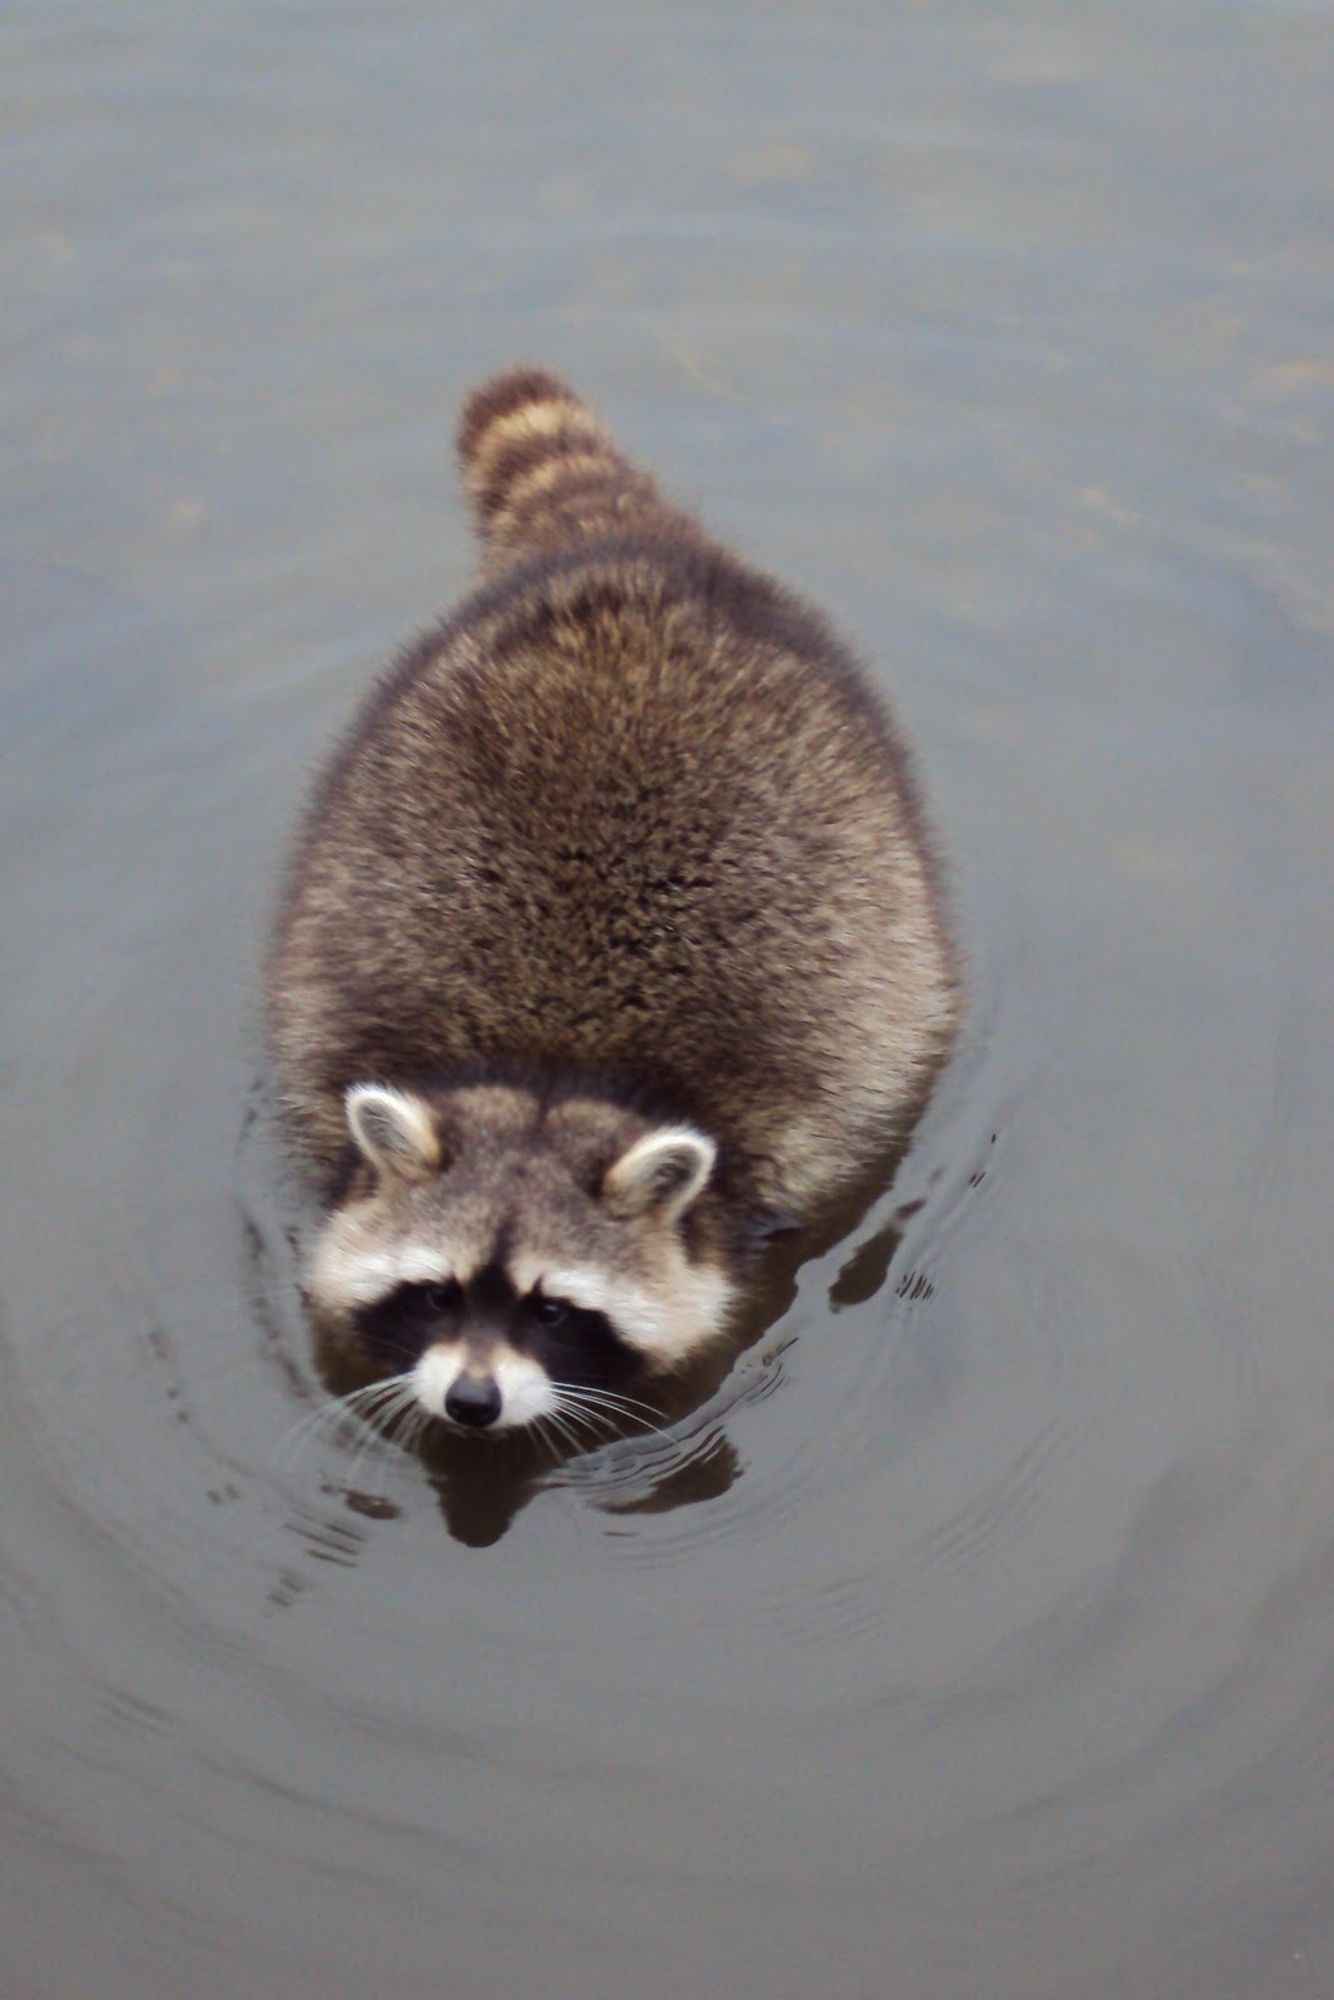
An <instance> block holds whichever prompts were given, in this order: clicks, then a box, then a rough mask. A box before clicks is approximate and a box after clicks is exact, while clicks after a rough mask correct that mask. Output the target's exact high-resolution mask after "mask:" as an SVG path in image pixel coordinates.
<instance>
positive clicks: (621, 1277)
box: [308, 1084, 732, 1431]
mask: <svg viewBox="0 0 1334 2000" xmlns="http://www.w3.org/2000/svg"><path fill="white" fill-rule="evenodd" d="M346 1111H347V1121H348V1129H349V1131H350V1133H351V1136H352V1141H353V1145H354V1147H355V1151H356V1162H357V1171H356V1173H355V1174H354V1176H353V1179H352V1183H351V1191H350V1195H349V1198H348V1199H347V1200H346V1201H345V1202H344V1203H343V1204H342V1206H340V1207H339V1208H338V1209H336V1210H335V1211H334V1213H333V1214H332V1215H331V1216H330V1217H329V1218H328V1220H327V1221H326V1223H325V1224H324V1226H323V1228H322V1230H321V1231H320V1234H319V1236H318V1238H317V1240H316V1243H315V1245H314V1250H313V1255H312V1258H311V1261H310V1266H309V1272H308V1290H309V1293H310V1297H311V1300H312V1303H313V1304H314V1306H315V1309H316V1311H317V1313H318V1314H319V1316H320V1318H321V1320H322V1322H323V1323H324V1325H325V1328H326V1330H328V1331H330V1332H332V1333H333V1334H334V1336H335V1338H336V1339H337V1341H338V1343H339V1344H340V1345H341V1346H343V1347H344V1348H345V1349H347V1350H349V1351H351V1352H352V1353H354V1354H355V1355H357V1357H358V1358H359V1359H360V1360H361V1361H362V1362H364V1363H365V1364H366V1365H367V1366H368V1367H369V1368H370V1369H371V1370H373V1371H374V1372H376V1373H380V1374H385V1375H395V1376H397V1377H399V1378H400V1379H401V1380H402V1381H403V1383H404V1385H405V1387H407V1388H409V1389H410V1390H411V1392H412V1394H413V1395H414V1396H415V1398H416V1400H417V1402H418V1403H419V1404H420V1405H421V1407H422V1408H423V1409H424V1410H426V1411H427V1412H429V1414H430V1415H432V1416H434V1417H440V1418H443V1419H444V1420H445V1421H446V1422H448V1423H450V1424H454V1425H458V1426H461V1427H463V1428H465V1429H469V1430H491V1431H503V1430H511V1429H515V1428H517V1427H519V1426H522V1425H526V1424H535V1425H537V1426H538V1427H539V1428H540V1427H541V1425H542V1422H543V1420H544V1419H545V1418H547V1417H551V1418H552V1419H554V1420H556V1422H557V1423H559V1421H560V1420H561V1418H562V1414H564V1416H565V1417H567V1418H570V1419H574V1418H576V1417H577V1415H578V1413H579V1412H583V1413H584V1415H585V1416H587V1417H589V1418H590V1419H592V1418H594V1417H598V1416H601V1417H610V1416H611V1414H612V1413H614V1412H615V1411H616V1410H618V1409H619V1410H628V1409H631V1408H633V1406H634V1402H635V1400H636V1394H635V1385H636V1383H637V1382H639V1381H641V1380H642V1379H643V1378H644V1377H646V1376H652V1375H654V1374H661V1373H663V1372H666V1371H671V1370H675V1369H679V1368H681V1367H682V1366H684V1365H685V1363H687V1362H688V1361H689V1360H690V1359H691V1358H692V1357H693V1356H695V1355H696V1354H697V1353H698V1352H699V1351H700V1350H701V1348H702V1347H704V1346H705V1345H706V1344H707V1343H709V1342H710V1341H712V1340H713V1339H714V1338H715V1337H716V1336H717V1335H718V1334H720V1333H721V1332H722V1330H723V1326H724V1321H725V1319H726V1315H727V1310H728V1305H729V1302H730V1299H731V1296H732V1284H731V1281H730V1278H729V1275H728V1271H727V1265H726V1258H725V1256H724V1254H723V1251H722V1249H721V1241H722V1239H721V1236H720V1234H719V1233H718V1231H717V1230H716V1229H713V1230H711V1229H710V1226H709V1218H708V1209H709V1204H708V1202H707V1201H705V1202H701V1201H700V1197H701V1196H702V1195H703V1194H704V1193H705V1190H706V1188H707V1186H708V1183H709V1180H710V1176H711V1175H712V1173H713V1170H714V1164H715V1148H714V1144H713V1142H712V1140H710V1139H708V1138H706V1137H705V1136H704V1134H703V1133H701V1132H698V1131H696V1130H695V1129H694V1128H693V1127H692V1126H689V1125H684V1124H657V1123H654V1122H653V1121H652V1120H651V1119H648V1118H646V1117H645V1116H643V1115H642V1114H640V1113H638V1112H636V1111H631V1110H627V1109H625V1108H624V1107H622V1106H620V1105H617V1104H614V1103H608V1102H603V1101H601V1100H600V1099H595V1098H591V1097H578V1096H569V1097H557V1098H555V1099H551V1098H544V1097H542V1096H541V1095H539V1094H538V1093H537V1092H535V1091H531V1090H527V1089H523V1088H519V1087H516V1086H512V1085H509V1084H474V1085H468V1086H465V1087H460V1088H457V1089H449V1090H443V1091H437V1090H405V1089H399V1088H389V1087H388V1086H385V1085H380V1084H357V1085H355V1086H354V1087H353V1088H352V1089H351V1090H349V1091H348V1093H347V1097H346Z"/></svg>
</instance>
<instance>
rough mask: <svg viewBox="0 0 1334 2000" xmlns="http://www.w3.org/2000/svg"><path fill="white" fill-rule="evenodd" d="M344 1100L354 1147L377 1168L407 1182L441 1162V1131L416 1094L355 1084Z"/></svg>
mask: <svg viewBox="0 0 1334 2000" xmlns="http://www.w3.org/2000/svg"><path fill="white" fill-rule="evenodd" d="M345 1104H346V1109H347V1125H348V1130H349V1131H350V1132H351V1134H352V1137H353V1139H354V1140H355V1141H356V1146H357V1151H358V1152H359V1153H360V1154H361V1155H362V1157H363V1158H364V1159H367V1160H369V1161H370V1164H371V1165H372V1166H373V1167H374V1168H375V1169H376V1170H377V1172H379V1173H382V1174H388V1175H390V1176H391V1177H392V1178H393V1179H395V1180H400V1181H412V1180H421V1179H422V1178H423V1177H424V1176H425V1175H426V1174H430V1173H434V1171H435V1169H436V1168H437V1167H438V1166H439V1165H440V1135H439V1133H438V1132H437V1131H436V1129H435V1120H434V1119H433V1118H432V1116H431V1113H430V1109H429V1107H428V1106H427V1105H426V1104H424V1103H423V1102H422V1100H421V1098H420V1097H414V1096H412V1094H411V1092H409V1091H406V1090H391V1089H390V1088H389V1086H388V1085H387V1084H383V1083H354V1084H353V1086H352V1088H351V1089H350V1090H349V1091H348V1093H347V1097H346V1100H345Z"/></svg>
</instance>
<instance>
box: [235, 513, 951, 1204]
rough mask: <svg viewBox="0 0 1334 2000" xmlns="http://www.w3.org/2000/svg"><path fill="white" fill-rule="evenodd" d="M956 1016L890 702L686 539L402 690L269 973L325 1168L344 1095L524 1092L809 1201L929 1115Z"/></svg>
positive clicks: (352, 774) (331, 791)
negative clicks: (896, 1122) (452, 1087)
mask: <svg viewBox="0 0 1334 2000" xmlns="http://www.w3.org/2000/svg"><path fill="white" fill-rule="evenodd" d="M951 990H952V989H951V972H950V967H949V961H948V946H947V944H946V942H945V936H944V931H943V927H942V925H941V922H940V917H939V907H938V898H937V895H936V892H935V885H934V881H933V878H932V871H931V865H930V860H929V855H928V852H927V849H926V844H925V840H924V837H923V834H922V829H921V825H920V817H919V813H918V808H917V804H916V799H915V794H914V792H913V788H912V784H911V780H910V778H909V775H908V773H907V770H906V766H905V761H904V758H903V753H902V751H901V749H900V747H899V746H898V744H897V743H896V741H895V739H894V737H893V735H892V733H891V730H890V728H889V725H888V723H887V721H886V719H885V717H884V715H883V713H882V712H881V710H880V708H879V706H878V705H877V703H876V702H875V701H874V699H873V698H872V697H871V696H870V694H869V693H868V691H867V689H866V687H865V685H864V683H863V682H862V680H861V678H860V676H859V675H858V673H857V671H856V669H855V668H854V667H853V666H852V664H851V663H850V662H849V660H848V659H847V657H846V656H845V655H844V654H843V652H842V651H841V649H840V648H839V647H838V645H837V644H836V642H835V641H834V640H833V639H832V638H831V637H830V635H829V634H828V632H827V631H826V630H825V628H824V627H823V626H822V624H821V623H820V622H819V621H818V620H817V619H816V618H815V617H814V616H813V615H812V614H810V613H809V612H807V611H806V610H805V608H804V607H802V606H801V605H800V604H798V603H797V602H796V601H795V600H793V599H792V598H790V597H789V596H788V595H787V594H786V593H784V592H782V591H780V590H779V589H778V588H777V587H776V586H774V585H772V584H770V583H769V582H768V581H767V580H765V579H763V578H760V577H758V576H756V575H754V574H753V573H752V572H749V571H747V570H746V569H744V568H743V566H741V565H740V564H738V563H736V562H735V561H734V560H733V559H732V558H731V557H730V556H728V555H726V554H725V553H724V552H722V551H720V550H716V549H713V548H711V547H710V546H709V545H708V544H707V543H705V542H704V541H703V539H702V538H696V537H694V536H693V535H691V534H690V533H688V532H681V533H677V534H671V533H667V534H663V535H660V536H658V537H657V538H654V539H644V538H639V539H635V538H633V537H632V538H628V539H625V540H623V541H621V542H619V543H607V544H604V545H602V546H600V547H594V548H584V549H582V550H580V551H578V552H577V553H575V554H571V555H568V556H566V557H564V558H560V557H555V558H546V559H541V560H538V561H537V562H536V563H534V564H533V565H532V566H531V567H530V568H529V569H528V570H526V571H524V570H517V571H514V572H512V573H510V574H509V575H508V576H506V577H504V578H503V579H502V580H501V582H500V583H499V584H497V585H495V586H493V587H492V588H491V589H490V590H488V591H484V592H483V593H481V594H480V595H479V596H478V597H476V598H475V599H473V600H472V601H471V602H470V603H469V604H467V605H465V606H464V608H463V610H462V611H461V612H460V613H459V615H458V616H457V617H455V618H454V619H453V620H452V621H450V622H449V623H447V624H446V625H445V626H443V627H442V628H440V630H439V631H437V632H436V633H434V634H431V635H428V637H427V638H426V639H424V640H423V641H422V642H421V643H420V644H419V645H418V647H417V648H416V649H415V650H414V651H413V652H412V653H411V654H410V655H408V656H407V657H406V658H405V659H404V660H403V661H402V662H401V663H400V665H399V667H398V669H397V670H396V672H395V673H394V674H393V675H392V676H391V677H390V678H389V680H388V681H387V682H386V683H385V684H384V685H383V686H382V687H381V688H380V689H379V690H378V691H377V692H376V694H375V695H374V696H373V697H372V699H371V701H370V702H369V703H368V704H367V706H366V708H365V710H364V711H363V713H362V715H361V716H360V717H359V718H358V720H357V721H356V723H355V724H354V727H353V729H352V731H351V733H350V735H349V738H348V740H347V742H346V743H345V745H344V747H343V749H342V751H341V753H340V754H339V756H338V757H337V758H336V760H335V762H334V764H333V766H332V768H331V769H330V771H329V773H328V774H327V776H326V779H325V781H324V783H323V785H322V787H321V789H320V791H319V793H318V795H317V797H316V800H315V802H314V805H313V808H312V811H311V813H310V816H309V819H308V822H307V825H306V828H305V832H304V836H303V838H302V841H301V844H300V847H299V851H298V854H297V857H296V863H295V867H294V869H293V872H292V877H291V881H290V884H289V890H288V895H287V898H286V902H285V907H284V910H283V914H282V918H281V921H280V925H279V931H278V937H277V942H276V947H275V951H274V956H273V960H272V964H271V977H270V999H271V1020H272V1028H273V1038H274V1044H275V1048H276V1051H277V1054H278V1058H279V1061H280V1065H281V1067H282V1070H283V1072H284V1080H285V1084H286V1088H287V1095H288V1099H289V1102H290V1104H291V1107H292V1110H293V1113H294V1116H295V1118H296V1120H297V1123H298V1127H299V1129H300V1131H301V1134H302V1137H303V1140H304V1143H305V1145H306V1147H307V1149H308V1150H309V1151H310V1152H311V1153H312V1154H313V1155H315V1156H316V1157H317V1159H320V1160H321V1161H323V1162H324V1163H325V1164H327V1162H328V1160H329V1159H331V1158H332V1157H333V1155H334V1154H335V1153H336V1152H337V1151H338V1150H339V1148H340V1147H341V1144H342V1137H343V1127H342V1117H341V1096H342V1093H343V1091H344V1090H345V1089H346V1087H347V1086H348V1084H350V1083H352V1082H355V1081H358V1080H362V1079H365V1078H380V1079H387V1080H393V1079H396V1078H409V1077H420V1076H422V1075H425V1074H429V1073H432V1072H447V1071H450V1070H454V1069H458V1068H460V1067H466V1066H474V1065H477V1064H479V1063H480V1064H483V1065H484V1064H487V1063H496V1064H514V1063H520V1064H524V1065H526V1066H529V1067H532V1068H536V1069H538V1070H547V1071H551V1072H553V1073H561V1072H565V1073H568V1072H584V1073H588V1072H591V1073H593V1074H596V1075H600V1076H603V1077H606V1078H607V1079H608V1080H609V1081H610V1082H612V1083H613V1084H615V1085H620V1086H622V1087H624V1088H627V1089H634V1088H648V1089H650V1090H652V1091H654V1092H655V1093H657V1094H658V1095H660V1096H661V1097H663V1098H666V1099H668V1100H669V1101H672V1102H675V1103H676V1104H678V1105H679V1106H680V1108H681V1110H682V1112H683V1113H685V1114H687V1115H690V1116H693V1117H695V1118H696V1119H698V1120H699V1121H700V1122H701V1123H703V1124H704V1125H705V1126H706V1128H707V1129H709V1130H711V1131H713V1132H715V1133H716V1134H717V1135H718V1136H719V1137H720V1139H721V1140H722V1141H723V1142H724V1144H725V1145H730V1146H731V1147H732V1149H733V1151H734V1153H735V1154H736V1156H737V1157H738V1158H740V1159H743V1160H744V1161H745V1162H746V1163H747V1165H748V1167H749V1169H750V1170H751V1171H752V1173H758V1174H759V1177H760V1178H761V1179H764V1178H766V1164H767V1178H768V1179H769V1180H770V1181H771V1182H777V1183H781V1185H782V1187H783V1189H784V1190H786V1191H787V1192H788V1193H789V1194H794V1195H795V1194H796V1192H797V1190H796V1189H795V1188H794V1187H793V1186H792V1183H793V1180H794V1177H795V1178H796V1179H800V1178H801V1171H802V1170H801V1169H799V1168H798V1167H797V1166H796V1165H795V1164H794V1161H795V1157H796V1155H797V1154H798V1153H799V1152H800V1150H801V1148H802V1147H803V1146H804V1147H805V1148H807V1150H808V1151H812V1160H811V1169H812V1172H813V1173H815V1172H816V1167H817V1165H818V1164H819V1163H817V1162H816V1161H815V1159H814V1151H818V1149H819V1148H820V1147H821V1146H823V1147H825V1148H826V1149H827V1148H828V1147H829V1146H830V1145H831V1144H832V1145H835V1146H836V1145H837V1142H838V1133H839V1131H840V1130H841V1129H844V1130H847V1129H851V1128H852V1127H854V1126H855V1125H856V1124H857V1122H858V1120H859V1118H861V1117H871V1116H874V1115H875V1114H876V1113H877V1111H879V1110H883V1109H884V1107H885V1105H886V1104H887V1103H888V1102H890V1101H892V1100H893V1099H894V1098H895V1097H896V1096H897V1097H901V1096H903V1095H904V1094H905V1093H906V1091H907V1089H908V1087H909V1082H910V1079H911V1078H912V1077H913V1076H915V1075H916V1074H917V1073H918V1071H919V1070H920V1069H921V1067H922V1065H923V1064H924V1063H926V1062H927V1061H929V1060H930V1059H931V1056H932V1055H933V1054H934V1052H935V1051H936V1050H937V1049H938V1047H939V1046H940V1042H941V1039H942V1036H943V1033H944V1030H945V1027H946V1025H947V1023H948V1017H949V1013H950V1006H951V1000H950V995H951ZM831 1095H832V1096H837V1097H839V1098H841V1100H842V1107H841V1109H840V1110H838V1111H835V1110H834V1109H833V1108H832V1107H831V1102H830V1100H831ZM840 1120H842V1121H843V1122H842V1126H840ZM785 1135H786V1136H785ZM812 1149H814V1150H812ZM780 1155H781V1156H782V1160H781V1162H780V1159H779V1156H780ZM820 1173H823V1174H824V1177H825V1178H827V1177H828V1175H827V1172H826V1171H825V1167H824V1166H823V1165H820V1166H819V1172H818V1173H816V1178H819V1177H820Z"/></svg>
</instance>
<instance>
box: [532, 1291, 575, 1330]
mask: <svg viewBox="0 0 1334 2000" xmlns="http://www.w3.org/2000/svg"><path fill="white" fill-rule="evenodd" d="M529 1311H530V1312H531V1313H532V1315H533V1318H534V1319H535V1320H536V1321H537V1323H538V1325H539V1326H559V1325H560V1323H561V1321H562V1320H566V1319H568V1318H569V1317H570V1308H569V1307H568V1306H567V1305H566V1303H565V1301H564V1299H544V1298H541V1297H538V1298H534V1299H531V1300H530V1301H529Z"/></svg>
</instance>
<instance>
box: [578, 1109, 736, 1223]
mask: <svg viewBox="0 0 1334 2000" xmlns="http://www.w3.org/2000/svg"><path fill="white" fill-rule="evenodd" d="M717 1153H718V1149H717V1147H716V1146H715V1145H714V1143H713V1141H712V1139H706V1138H705V1137H704V1134H703V1133H702V1132H696V1131H694V1130H693V1129H692V1128H691V1127H690V1126H689V1125H672V1126H669V1127H668V1128H667V1130H666V1131H664V1132H650V1133H649V1135H648V1137H647V1138H645V1139H637V1140H636V1141H635V1143H634V1145H633V1146H631V1148H630V1150H629V1152H628V1153H622V1155H621V1157H620V1159H619V1160H617V1161H616V1163H615V1165H614V1166H611V1167H609V1168H608V1169H607V1174H606V1178H605V1180H604V1181H603V1183H602V1198H603V1200H604V1201H605V1202H606V1204H607V1206H608V1208H609V1209H610V1210H611V1212H612V1214H613V1215H619V1216H624V1217H627V1218H628V1217H630V1216H634V1215H649V1214H651V1215H653V1216H654V1217H655V1218H656V1220H658V1221H659V1222H663V1223H668V1222H675V1221H677V1219H678V1218H679V1217H680V1216H683V1215H684V1214H685V1212H686V1210H687V1209H688V1208H689V1206H690V1204H691V1202H692V1201H694V1199H695V1197H696V1196H697V1195H698V1194H699V1192H700V1190H701V1189H702V1188H703V1186H704V1183H705V1182H706V1181H707V1180H708V1178H709V1175H710V1174H711V1173H712V1172H713V1163H714V1160H715V1159H716V1158H717Z"/></svg>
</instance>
